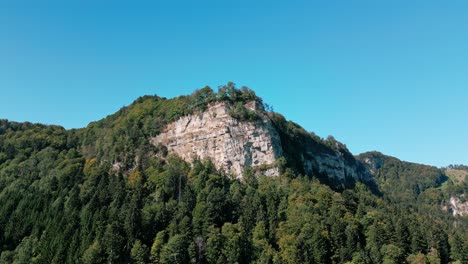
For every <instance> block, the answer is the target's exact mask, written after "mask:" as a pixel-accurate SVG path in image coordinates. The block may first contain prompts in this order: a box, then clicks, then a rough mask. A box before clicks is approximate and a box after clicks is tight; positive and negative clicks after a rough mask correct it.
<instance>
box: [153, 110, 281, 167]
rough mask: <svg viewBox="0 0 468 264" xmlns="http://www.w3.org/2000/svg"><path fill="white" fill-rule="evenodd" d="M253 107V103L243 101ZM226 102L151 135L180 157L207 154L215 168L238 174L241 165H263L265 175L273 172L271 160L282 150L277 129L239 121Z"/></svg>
mask: <svg viewBox="0 0 468 264" xmlns="http://www.w3.org/2000/svg"><path fill="white" fill-rule="evenodd" d="M246 107H247V108H250V109H251V110H256V107H257V104H255V103H249V104H247V105H246ZM230 108H231V107H230V106H229V105H228V104H226V103H225V102H218V103H216V104H214V105H211V106H209V107H208V109H207V110H206V111H204V112H203V113H199V114H195V115H188V116H184V117H182V118H180V119H179V120H177V121H176V122H173V123H171V124H169V125H168V126H167V127H166V128H165V129H164V130H163V132H162V133H160V134H159V135H158V136H156V137H154V138H152V139H151V142H152V143H153V144H155V145H158V144H162V145H165V146H166V147H167V148H168V150H169V151H170V152H173V153H175V154H177V155H179V156H180V157H182V158H183V159H185V160H187V161H190V160H192V159H193V158H194V157H199V158H206V157H208V158H210V159H211V160H212V161H213V163H214V164H215V166H216V167H217V168H218V169H221V168H223V169H226V170H231V171H233V172H234V173H235V174H236V175H238V176H241V175H242V172H243V171H244V168H245V167H247V166H249V167H259V166H260V165H264V166H265V167H266V168H267V169H265V171H264V173H265V174H266V175H277V174H278V168H276V167H275V166H274V163H275V161H276V160H277V159H278V158H279V157H281V155H282V154H283V152H282V147H281V141H280V138H279V135H278V132H277V131H276V130H275V129H274V127H273V125H272V123H271V121H270V120H269V119H268V118H266V117H262V118H261V119H260V120H259V121H257V122H245V121H239V120H237V119H235V118H233V117H231V116H230V115H229V110H230Z"/></svg>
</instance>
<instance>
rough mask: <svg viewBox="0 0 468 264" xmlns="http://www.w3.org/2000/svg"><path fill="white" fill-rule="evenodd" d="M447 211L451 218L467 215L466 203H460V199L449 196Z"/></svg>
mask: <svg viewBox="0 0 468 264" xmlns="http://www.w3.org/2000/svg"><path fill="white" fill-rule="evenodd" d="M449 210H450V211H451V212H452V215H453V216H465V215H468V202H464V203H463V202H462V201H461V200H460V198H458V197H456V196H451V197H450V201H449Z"/></svg>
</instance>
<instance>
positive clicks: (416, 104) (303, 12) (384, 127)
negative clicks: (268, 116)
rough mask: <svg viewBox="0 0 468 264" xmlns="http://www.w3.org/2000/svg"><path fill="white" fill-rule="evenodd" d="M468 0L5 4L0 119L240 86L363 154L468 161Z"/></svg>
mask: <svg viewBox="0 0 468 264" xmlns="http://www.w3.org/2000/svg"><path fill="white" fill-rule="evenodd" d="M467 14H468V2H467V1H461V0H460V1H457V0H452V1H428V0H425V1H417V0H415V1H407V0H404V1H399V0H392V1H374V0H369V1H358V0H357V1H330V0H323V1H294V0H292V1H219V0H216V1H203V0H199V1H125V2H124V1H94V0H93V1H87V0H83V1H74V0H70V1H62V0H60V1H46V0H44V1H33V0H31V1H23V0H18V1H16V0H15V1H8V0H7V1H1V3H0V100H1V101H0V118H6V119H9V120H14V121H26V120H27V121H32V122H41V123H47V124H60V125H62V126H64V127H66V128H78V127H83V126H86V125H87V124H88V123H89V122H91V121H94V120H98V119H101V118H103V117H105V116H106V115H108V114H111V113H113V112H115V111H116V110H118V109H119V108H120V107H122V106H124V105H128V104H129V103H131V102H132V101H133V100H134V99H135V98H136V97H138V96H141V95H144V94H158V95H161V96H165V97H173V96H176V95H180V94H188V93H191V92H192V91H193V90H194V89H196V88H200V87H203V86H205V85H210V86H212V87H214V88H216V87H217V86H218V85H220V84H224V83H226V82H227V81H234V82H235V83H237V84H238V86H241V85H246V86H248V87H250V88H252V89H254V90H255V91H256V92H257V94H258V95H260V96H261V97H263V98H264V100H265V101H266V102H268V103H270V104H272V105H273V106H274V108H275V110H276V111H277V112H280V113H283V114H284V115H285V116H286V117H287V118H288V119H291V120H293V121H295V122H297V123H299V124H301V125H302V126H303V127H305V128H306V129H307V130H310V131H314V132H316V133H317V134H318V135H320V136H322V137H326V136H327V135H330V134H331V135H334V136H335V137H336V138H337V139H338V140H340V141H342V142H344V143H345V144H346V145H347V146H348V148H349V149H350V150H351V151H352V152H353V153H355V154H357V153H360V152H364V151H368V150H378V151H381V152H383V153H386V154H389V155H393V156H397V157H399V158H401V159H403V160H408V161H414V162H420V163H426V164H432V165H436V166H443V165H447V164H450V163H464V164H468V151H467V149H468V122H467V118H468V30H467V29H468V16H467Z"/></svg>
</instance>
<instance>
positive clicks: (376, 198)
mask: <svg viewBox="0 0 468 264" xmlns="http://www.w3.org/2000/svg"><path fill="white" fill-rule="evenodd" d="M220 100H222V101H226V102H228V103H230V104H232V105H233V106H234V107H233V110H232V113H231V115H232V116H233V117H235V118H238V119H242V120H246V121H248V122H255V120H256V119H257V118H258V115H269V116H270V118H272V119H274V120H276V122H282V125H283V126H284V128H285V131H287V133H288V135H289V136H291V137H297V136H298V135H299V134H301V133H302V134H303V133H307V132H305V130H303V129H302V128H300V127H299V126H297V125H296V124H294V123H292V122H289V121H286V120H285V119H284V117H282V116H281V115H280V114H277V113H274V112H273V111H271V108H269V107H265V110H264V111H263V112H261V113H257V112H254V111H250V110H248V109H246V108H245V107H243V103H245V102H247V101H250V100H258V101H259V102H261V99H260V98H258V97H257V96H256V95H255V93H254V92H253V91H251V90H250V89H248V88H245V87H243V88H241V89H237V88H235V86H234V84H232V83H229V84H227V85H225V86H223V87H220V89H219V91H218V92H213V90H211V89H210V88H209V87H206V88H203V89H200V90H197V91H195V92H194V93H193V94H192V95H189V96H181V97H177V98H174V99H165V98H160V97H158V96H145V97H141V98H139V99H137V100H136V101H135V102H134V103H133V104H131V105H130V106H128V107H124V108H122V109H121V110H120V111H118V112H117V113H115V114H113V115H111V116H108V117H106V118H105V119H103V120H100V121H97V122H93V123H91V124H90V125H89V126H88V127H86V128H83V129H74V130H65V129H64V128H62V127H59V126H46V125H40V124H31V123H16V122H10V121H7V120H0V250H1V255H0V263H220V264H221V263H264V264H268V263H284V264H287V263H291V264H292V263H468V219H467V217H453V216H452V215H451V214H450V213H448V212H445V211H443V210H442V209H441V207H442V205H443V204H444V203H446V201H447V199H448V198H449V197H450V196H451V195H463V194H464V193H466V192H467V190H468V182H467V181H461V182H454V181H452V180H451V179H450V178H449V177H447V176H446V175H445V173H444V171H443V170H440V169H438V168H435V167H430V166H424V165H418V164H413V163H407V162H402V161H399V160H398V159H395V158H391V157H387V156H384V155H382V154H380V153H376V152H370V153H365V154H362V155H360V156H359V157H358V159H360V160H366V159H367V160H368V159H372V160H374V161H376V162H375V164H374V165H375V166H374V167H371V168H370V169H372V170H374V171H375V177H376V184H377V188H378V190H377V191H376V190H375V189H374V187H373V186H369V185H368V184H365V183H359V182H357V183H355V184H353V185H352V186H348V187H347V188H345V189H342V188H341V189H340V188H337V187H336V186H333V184H331V183H329V182H324V181H323V179H321V178H320V177H314V176H305V175H302V174H301V172H300V170H298V169H297V168H295V166H294V164H293V161H294V160H293V159H288V158H287V157H286V159H285V160H286V162H284V163H283V164H281V168H280V169H281V170H280V171H281V175H280V176H279V177H265V176H261V175H257V173H256V172H255V171H254V170H253V169H247V170H246V171H245V173H244V175H243V179H242V180H239V179H236V178H235V177H233V175H231V174H230V173H229V172H226V171H218V170H216V168H215V167H214V165H213V164H212V163H211V161H210V160H207V159H205V160H196V161H194V162H193V164H188V163H186V162H185V161H183V160H182V159H180V158H179V157H177V156H173V155H171V154H170V153H168V151H167V149H166V148H165V147H164V146H153V145H151V144H149V143H148V138H149V137H150V136H154V135H157V134H158V133H159V132H160V131H161V130H162V129H163V128H164V126H165V125H166V124H168V123H169V122H171V121H174V120H176V119H177V118H179V117H181V116H184V115H187V114H190V113H195V112H197V111H204V110H205V109H206V107H207V106H208V104H210V103H212V102H215V101H220ZM316 140H317V141H320V142H321V143H323V144H327V140H323V139H320V138H318V137H316ZM328 140H331V139H328ZM116 164H118V165H117V166H116ZM369 166H371V165H369ZM457 168H459V167H457Z"/></svg>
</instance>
